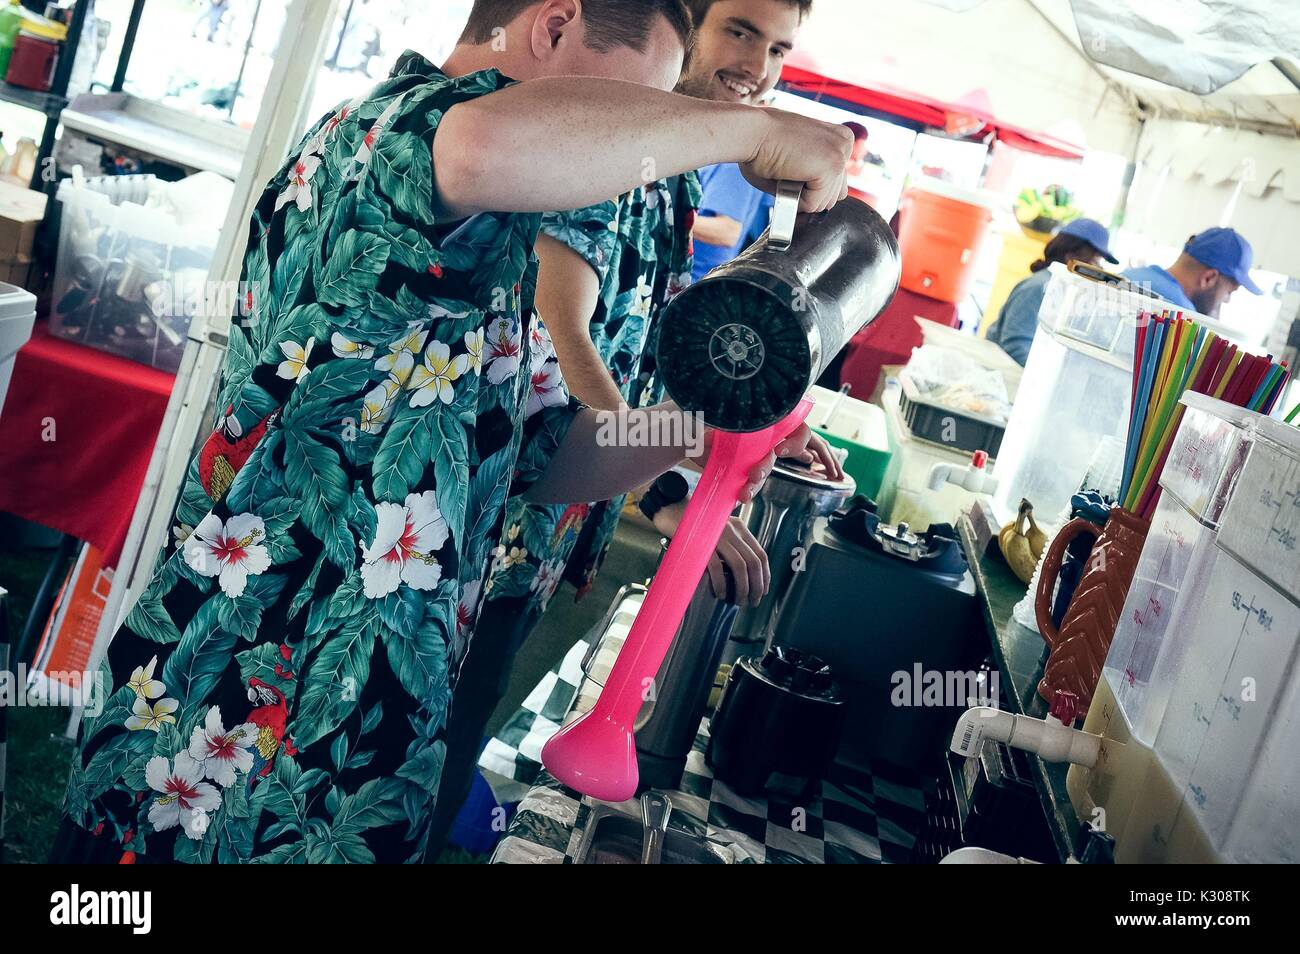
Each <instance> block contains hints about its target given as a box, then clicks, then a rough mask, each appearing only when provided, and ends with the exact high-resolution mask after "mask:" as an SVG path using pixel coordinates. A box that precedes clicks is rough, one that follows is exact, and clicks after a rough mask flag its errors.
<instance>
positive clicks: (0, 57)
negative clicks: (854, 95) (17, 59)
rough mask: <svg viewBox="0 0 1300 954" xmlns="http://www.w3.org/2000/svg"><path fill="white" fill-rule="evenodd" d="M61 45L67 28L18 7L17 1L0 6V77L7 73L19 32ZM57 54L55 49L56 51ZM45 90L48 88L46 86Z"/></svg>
mask: <svg viewBox="0 0 1300 954" xmlns="http://www.w3.org/2000/svg"><path fill="white" fill-rule="evenodd" d="M23 30H26V31H27V32H28V33H29V34H32V35H34V36H38V37H43V38H45V39H48V40H52V41H54V42H55V43H56V44H57V43H62V42H63V41H64V40H65V39H66V38H67V36H68V28H67V27H66V26H64V25H63V24H62V23H56V22H54V21H53V20H50V19H47V18H45V17H43V16H41V15H40V14H37V13H33V12H32V11H30V10H27V9H25V8H24V7H22V6H20V5H19V3H18V0H9V3H7V4H6V5H4V6H0V76H5V75H6V74H7V73H8V72H9V61H10V59H11V57H12V56H13V52H14V46H15V44H16V43H17V40H18V34H19V32H20V31H23ZM55 52H56V53H57V48H56V51H55ZM45 88H46V89H48V88H49V87H48V86H46V87H45Z"/></svg>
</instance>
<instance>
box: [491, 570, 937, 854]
mask: <svg viewBox="0 0 1300 954" xmlns="http://www.w3.org/2000/svg"><path fill="white" fill-rule="evenodd" d="M639 605H640V594H635V595H634V596H631V597H629V598H628V599H626V600H624V601H623V603H622V604H621V605H620V606H619V607H618V608H617V610H616V611H615V612H614V614H613V616H612V617H611V620H610V623H609V626H608V628H607V629H606V631H605V632H606V636H605V638H604V640H602V641H601V643H600V648H599V651H598V652H597V654H596V658H595V659H594V660H593V661H592V663H591V665H590V666H589V667H588V672H587V677H586V678H585V679H584V676H583V672H582V660H583V658H584V657H585V656H586V655H587V652H588V649H589V648H590V646H591V642H590V641H589V640H582V641H580V642H579V643H578V644H577V645H575V646H574V647H573V648H572V649H571V650H570V651H569V653H568V654H567V655H566V656H565V658H564V660H563V661H562V662H561V663H560V665H559V666H557V667H555V669H553V670H552V671H551V672H550V673H548V674H547V676H546V678H544V679H543V680H542V681H541V682H540V683H539V684H538V685H537V687H536V688H535V689H534V690H533V692H532V693H531V694H530V695H529V696H528V698H527V699H526V700H525V701H524V704H523V706H522V707H521V708H520V710H519V711H518V712H517V713H515V715H514V716H513V717H512V718H511V720H510V721H509V722H508V723H507V725H506V727H505V728H504V729H503V730H502V732H501V733H499V734H498V736H497V737H496V738H494V739H492V740H491V742H489V743H488V745H487V747H486V749H485V750H484V752H483V755H482V757H481V758H480V760H479V766H480V768H482V769H483V770H484V775H485V777H487V778H488V780H489V781H493V780H494V777H495V780H496V781H497V782H502V781H507V780H509V781H513V782H514V783H521V782H522V783H526V784H528V785H529V786H530V787H529V789H528V791H527V794H526V795H524V796H523V799H522V800H521V801H520V803H519V808H518V811H517V812H516V813H515V816H514V819H513V820H512V822H511V823H510V826H509V828H508V829H507V830H506V833H505V836H504V837H503V838H502V840H501V842H500V843H499V844H498V845H497V848H496V851H495V852H494V853H493V855H492V861H493V862H494V863H498V864H511V863H513V864H569V863H572V861H573V860H574V858H575V857H576V856H577V854H578V850H579V848H580V846H581V844H582V837H583V833H584V831H585V829H586V823H587V819H588V818H589V817H590V815H591V812H592V810H593V808H594V807H595V806H597V805H602V804H608V803H604V802H598V801H596V800H595V799H591V798H585V797H583V796H581V795H580V794H578V793H577V792H575V791H573V790H572V789H569V788H566V787H565V786H563V785H561V784H560V783H559V782H558V781H556V780H555V779H554V778H552V777H551V776H550V775H549V774H547V772H546V771H545V770H544V769H543V768H542V766H541V764H540V761H539V760H540V757H541V750H542V746H543V745H544V744H545V742H546V740H547V739H549V738H550V737H551V736H552V735H554V734H555V732H556V731H557V730H558V729H559V727H560V726H561V725H562V724H563V722H564V721H566V718H568V717H576V716H577V715H578V714H579V713H581V712H585V711H587V710H588V709H589V708H591V706H592V704H594V702H595V699H596V696H597V695H598V693H599V690H600V686H601V685H603V684H604V679H605V677H606V676H607V675H608V673H609V670H610V668H611V667H612V665H613V661H614V659H616V658H617V655H618V651H619V649H620V648H621V647H622V643H623V639H624V638H625V637H626V635H627V632H628V630H629V629H630V628H631V623H632V620H634V619H635V618H636V610H637V609H638V608H639ZM708 733H709V723H708V719H707V718H706V719H705V720H704V721H703V722H702V723H701V725H700V732H699V734H698V735H697V736H696V739H695V747H694V751H692V752H691V754H690V756H689V757H688V758H687V762H686V772H685V774H684V775H683V777H682V781H681V784H680V786H679V787H678V789H677V790H676V791H671V792H667V793H666V794H667V795H668V797H669V799H670V800H671V801H672V803H673V814H672V819H671V822H670V824H671V826H672V827H673V828H675V829H678V830H680V831H686V832H689V833H691V834H695V835H702V836H704V837H705V838H707V839H708V840H709V841H711V842H712V843H713V844H715V845H717V846H719V847H720V848H721V849H722V850H723V851H724V852H725V853H726V854H728V855H729V856H730V858H731V860H732V861H733V862H738V863H757V864H766V863H797V864H799V863H811V864H845V863H848V864H864V863H865V864H873V863H874V864H879V863H899V862H905V861H907V860H908V859H909V857H910V855H911V851H912V845H913V843H914V842H915V840H916V835H917V833H918V832H919V831H920V830H921V828H922V825H923V823H924V820H925V792H926V789H927V787H931V786H933V785H934V780H933V779H925V778H923V777H921V776H918V775H917V774H916V773H915V772H911V771H909V770H906V769H902V768H898V767H895V766H891V765H886V764H877V765H872V766H871V770H870V771H861V770H858V769H853V768H848V767H846V766H841V765H838V764H837V765H835V766H833V767H832V769H831V771H830V772H829V773H828V775H827V778H826V779H825V780H824V781H823V782H822V784H821V791H820V794H819V795H818V796H817V797H816V798H814V799H812V800H811V802H810V804H807V805H796V804H793V803H790V802H785V801H781V800H779V799H777V798H775V797H769V798H747V797H745V796H743V795H740V794H739V793H737V792H735V791H733V790H732V789H731V787H730V786H728V785H727V784H726V783H725V782H722V781H720V780H718V779H715V778H714V777H713V773H712V771H711V770H710V769H709V767H708V765H706V764H705V761H704V753H705V750H706V749H707V748H708V742H709V734H708ZM494 787H496V786H495V785H494ZM614 807H616V808H617V809H618V810H619V811H622V812H624V813H625V814H628V815H630V816H632V817H635V818H639V817H640V805H639V803H638V802H636V801H635V800H633V801H628V802H623V803H620V804H618V805H617V806H614Z"/></svg>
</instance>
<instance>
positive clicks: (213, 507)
mask: <svg viewBox="0 0 1300 954" xmlns="http://www.w3.org/2000/svg"><path fill="white" fill-rule="evenodd" d="M508 83H509V81H508V80H507V79H506V78H504V77H503V76H501V75H500V74H499V73H497V72H495V71H485V72H480V73H475V74H472V75H469V76H465V77H461V78H457V79H451V78H448V77H447V76H445V75H444V74H442V73H441V72H440V71H438V70H437V69H436V68H435V67H433V66H432V65H431V64H430V63H428V62H427V61H426V60H424V59H423V58H422V57H420V56H418V55H416V54H413V53H407V54H405V55H404V56H403V57H402V59H401V60H400V61H399V63H398V65H397V66H396V68H395V69H394V71H393V74H392V75H391V77H390V78H389V79H387V80H386V81H384V82H382V83H381V84H380V85H379V86H378V87H377V88H376V89H375V90H374V91H373V92H372V94H370V95H369V96H368V97H366V98H363V99H358V100H356V101H353V102H351V103H348V104H346V105H343V106H341V107H339V108H338V109H337V110H336V111H334V112H333V113H331V114H330V115H328V116H326V117H325V118H324V119H322V120H321V122H320V123H318V124H317V125H316V127H315V128H314V129H312V130H311V131H310V132H309V133H308V135H307V136H306V138H305V139H304V140H303V142H302V144H301V146H300V147H299V149H298V151H297V153H296V155H294V156H293V157H291V158H290V160H289V161H288V162H287V163H286V164H285V166H284V167H283V169H282V170H281V171H280V172H279V173H278V174H277V176H276V177H275V178H274V179H273V180H272V182H271V183H270V184H269V186H268V187H267V190H266V191H265V193H264V194H263V195H262V197H261V200H260V201H259V202H258V203H257V206H256V209H255V211H254V213H253V216H252V220H251V222H250V226H249V233H248V247H247V252H246V254H245V258H244V268H243V278H244V281H245V282H246V283H247V288H248V292H247V297H246V300H245V301H244V303H243V304H244V305H245V307H244V308H242V309H241V312H246V314H243V315H241V316H240V317H238V318H237V319H236V321H235V324H234V327H233V328H232V331H231V336H230V346H229V352H228V355H227V358H226V363H225V367H224V370H223V375H222V384H221V388H220V401H221V403H220V407H221V408H222V409H223V411H224V413H223V415H222V417H221V420H220V422H219V426H218V428H217V430H216V431H215V433H213V434H212V435H211V437H210V438H209V439H208V440H207V442H206V444H205V446H204V447H203V448H202V451H201V453H200V454H199V456H198V458H197V459H196V460H195V461H194V463H193V465H192V466H191V468H190V471H189V478H188V480H187V482H186V484H185V486H184V488H183V491H182V497H181V500H180V503H179V505H178V508H177V527H176V529H175V536H176V539H175V542H174V543H173V544H172V545H171V546H170V547H169V548H168V550H167V551H166V552H164V554H163V555H162V557H161V558H160V561H159V563H158V566H157V567H156V569H155V571H154V575H153V577H152V581H151V582H150V584H149V585H148V587H147V589H146V590H145V591H144V592H143V593H142V594H141V596H140V599H139V602H138V603H137V604H136V605H135V607H134V609H133V611H132V612H131V613H130V615H129V617H128V618H127V620H126V622H125V624H124V625H123V627H122V628H121V629H120V630H119V631H118V633H117V634H116V636H115V638H114V639H113V641H112V645H111V646H110V648H109V651H108V654H107V658H106V660H105V662H104V664H103V666H102V668H101V673H102V674H103V676H104V679H105V681H106V683H107V687H106V693H105V694H106V698H104V699H103V700H102V701H103V707H102V711H101V712H100V714H99V715H98V716H96V717H94V718H89V719H88V720H87V721H86V723H85V724H84V726H83V732H82V736H81V740H80V744H79V748H78V751H77V754H76V757H75V759H74V764H73V768H72V776H71V779H70V783H69V786H68V792H67V799H66V803H65V813H66V815H67V816H68V818H69V819H71V821H72V822H73V823H75V825H77V826H79V827H80V828H81V829H84V832H85V840H86V845H84V846H83V847H84V849H85V854H87V855H99V856H101V858H102V860H108V857H109V856H110V855H112V859H111V860H117V856H120V855H123V853H125V856H126V860H134V859H137V858H139V859H141V860H148V861H154V860H163V861H186V862H208V861H212V860H217V861H220V862H248V861H253V862H302V861H309V862H326V861H351V862H368V861H377V860H378V861H398V862H400V861H405V860H418V859H419V858H420V857H421V856H422V853H423V846H424V844H425V841H426V839H427V830H428V822H429V817H430V814H431V810H432V800H433V797H434V796H435V794H436V792H437V790H438V783H439V778H440V775H441V769H442V764H443V758H444V750H445V746H444V741H443V734H444V722H445V718H446V710H447V705H448V699H449V696H450V692H451V686H450V675H449V673H450V672H452V671H454V667H455V664H456V661H457V660H456V653H457V646H458V645H461V646H463V644H464V641H465V639H466V638H467V635H468V633H469V632H471V631H472V629H473V626H474V621H475V618H476V616H477V614H478V610H479V595H480V594H481V591H482V581H483V579H484V578H485V575H486V572H487V570H488V567H489V563H490V559H491V555H492V551H493V549H494V548H495V547H496V546H497V544H498V542H499V541H500V539H501V535H502V514H503V510H504V507H505V505H506V501H507V499H508V498H509V497H510V496H511V495H515V494H519V493H522V492H523V491H524V490H525V489H526V488H527V487H528V486H529V485H530V483H531V482H533V481H534V480H535V479H536V478H537V477H538V475H539V474H540V473H541V472H542V471H543V470H544V469H545V466H546V464H547V462H548V461H549V459H550V457H551V455H552V454H553V452H554V450H555V448H556V447H557V446H558V443H559V441H560V440H561V439H562V437H563V434H564V431H565V429H566V427H567V425H568V422H569V421H570V420H571V415H572V408H571V407H570V405H569V403H568V401H567V399H566V400H564V401H560V400H549V399H548V400H546V401H544V402H542V403H543V404H545V407H541V406H540V405H539V406H537V407H535V408H534V410H535V411H536V413H534V414H532V415H531V416H530V415H529V413H528V411H529V402H530V399H531V398H532V397H533V396H534V390H533V389H531V388H530V387H529V386H528V380H529V378H528V372H529V369H530V368H531V367H532V363H533V360H534V358H533V354H532V348H533V344H532V338H533V336H532V335H531V334H530V328H529V327H528V324H527V322H528V316H529V315H531V311H532V295H533V288H534V285H535V279H536V259H535V258H534V257H533V255H532V246H533V242H534V240H535V237H536V234H537V230H538V227H539V224H540V219H541V217H540V216H537V215H506V214H483V215H478V216H474V217H473V218H471V219H468V220H465V221H460V222H441V221H439V220H438V218H437V216H436V215H435V214H434V209H433V208H432V206H431V202H430V196H431V195H432V189H433V169H432V142H433V138H434V136H435V135H436V134H437V131H438V128H439V123H440V121H441V119H442V116H443V114H444V113H445V111H446V110H447V109H449V108H451V107H452V106H454V105H456V104H457V103H460V102H463V101H466V100H469V99H472V98H475V97H478V96H482V95H485V94H488V93H491V92H494V91H496V90H498V89H500V88H502V87H503V86H505V85H507V84H508ZM458 634H459V639H458Z"/></svg>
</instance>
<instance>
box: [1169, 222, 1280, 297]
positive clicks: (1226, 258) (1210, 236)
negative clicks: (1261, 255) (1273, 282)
mask: <svg viewBox="0 0 1300 954" xmlns="http://www.w3.org/2000/svg"><path fill="white" fill-rule="evenodd" d="M1183 251H1184V252H1186V253H1187V254H1188V255H1190V256H1192V258H1194V259H1196V260H1197V261H1198V262H1200V263H1201V264H1202V265H1204V266H1205V267H1206V268H1213V269H1214V270H1215V271H1217V272H1218V273H1219V274H1220V275H1227V276H1228V277H1229V278H1231V279H1232V280H1233V281H1235V282H1236V283H1237V284H1238V285H1240V286H1241V287H1242V288H1244V289H1246V291H1248V292H1250V293H1251V294H1252V295H1258V294H1261V292H1260V290H1259V286H1258V285H1256V284H1255V283H1254V282H1252V281H1251V280H1250V263H1251V260H1252V259H1253V258H1254V253H1253V252H1252V251H1251V248H1250V243H1249V242H1247V241H1246V240H1245V239H1244V238H1242V237H1241V235H1240V234H1239V233H1238V232H1237V231H1236V230H1235V229H1218V228H1216V229H1206V230H1205V231H1204V232H1201V233H1200V234H1199V235H1193V236H1192V237H1191V238H1190V239H1188V240H1187V244H1186V245H1184V246H1183Z"/></svg>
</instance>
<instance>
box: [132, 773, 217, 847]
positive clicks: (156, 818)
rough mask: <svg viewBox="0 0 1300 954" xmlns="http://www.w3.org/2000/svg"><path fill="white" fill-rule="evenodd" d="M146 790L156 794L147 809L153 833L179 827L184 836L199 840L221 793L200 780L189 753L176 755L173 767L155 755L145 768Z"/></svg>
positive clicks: (201, 775)
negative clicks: (157, 795)
mask: <svg viewBox="0 0 1300 954" xmlns="http://www.w3.org/2000/svg"><path fill="white" fill-rule="evenodd" d="M144 777H145V780H146V781H147V782H148V783H149V787H150V788H152V789H153V790H154V791H155V792H158V793H159V795H160V796H161V797H160V798H155V799H154V800H153V804H152V805H150V806H149V822H150V823H151V824H152V825H153V827H154V830H155V831H166V830H167V829H168V828H175V827H176V826H177V825H180V826H181V828H182V829H183V830H184V832H185V835H186V837H188V838H192V839H194V840H195V841H198V840H199V839H201V838H202V837H203V833H204V832H205V831H206V830H207V813H208V812H214V811H216V810H217V809H218V808H219V807H221V793H220V792H219V791H217V790H216V789H215V788H213V787H212V786H211V785H209V784H208V783H207V782H204V781H202V779H203V772H202V768H201V767H200V766H199V764H198V763H197V762H195V761H194V759H192V758H191V757H190V754H189V753H188V752H184V751H182V752H177V753H176V760H175V765H174V767H173V765H172V764H171V763H169V762H168V761H167V759H165V758H163V756H161V755H155V756H154V757H153V758H151V759H150V760H149V762H148V764H147V765H145V767H144Z"/></svg>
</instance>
